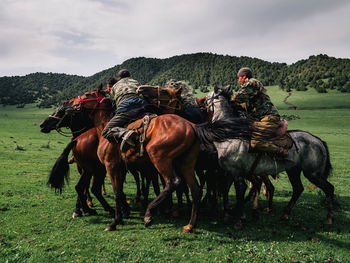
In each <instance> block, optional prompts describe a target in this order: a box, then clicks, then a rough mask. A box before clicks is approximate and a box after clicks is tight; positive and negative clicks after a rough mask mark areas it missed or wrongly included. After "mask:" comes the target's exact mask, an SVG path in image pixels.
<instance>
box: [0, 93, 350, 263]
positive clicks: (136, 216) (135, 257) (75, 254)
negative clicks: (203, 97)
mask: <svg viewBox="0 0 350 263" xmlns="http://www.w3.org/2000/svg"><path fill="white" fill-rule="evenodd" d="M268 92H269V94H270V96H271V98H272V100H273V102H274V103H275V104H276V105H277V106H278V108H279V109H281V113H282V114H285V115H297V116H299V117H300V118H299V119H296V120H293V121H290V122H289V128H290V129H302V130H306V131H309V132H311V133H313V134H314V135H316V136H318V137H320V138H322V139H323V140H324V141H326V142H327V143H328V146H329V149H330V154H331V161H332V165H333V175H332V177H330V179H329V180H330V182H331V183H332V184H334V186H335V192H336V195H337V200H338V202H339V203H340V208H338V209H337V210H336V213H335V224H334V227H333V228H331V229H326V228H323V226H322V224H321V223H322V220H323V219H324V218H325V215H326V208H325V206H324V203H323V201H324V195H323V193H322V192H321V191H320V190H319V189H314V187H312V185H311V184H310V183H309V182H308V181H307V180H306V179H305V178H303V184H304V187H305V190H304V192H303V194H302V195H301V197H300V199H299V200H298V203H297V204H296V206H295V207H294V209H293V211H292V215H291V218H290V221H289V222H281V221H279V216H280V215H281V213H282V210H283V207H284V206H285V205H286V204H287V202H288V201H289V198H290V196H291V193H292V189H291V186H290V184H289V182H288V179H287V176H286V175H285V174H283V173H282V174H281V175H280V177H279V179H278V180H273V184H274V186H275V187H276V192H275V199H274V210H273V212H272V213H271V214H269V215H262V217H261V219H260V220H259V221H258V222H255V221H253V220H252V217H251V215H250V209H249V208H250V206H251V204H247V206H246V210H247V215H248V218H247V224H246V226H245V228H244V229H243V230H242V231H238V232H237V231H235V230H234V229H233V226H232V225H224V224H223V222H222V217H221V214H219V215H214V214H212V213H211V211H210V210H209V209H208V208H206V207H203V208H202V209H201V211H200V217H199V222H198V227H197V229H196V230H197V231H196V233H195V234H183V233H181V230H182V226H184V225H185V224H187V222H188V219H189V217H188V215H186V216H184V217H182V218H179V219H175V218H171V217H168V216H163V215H158V216H156V217H155V224H154V225H153V226H151V227H150V228H145V227H144V226H143V214H144V209H143V207H142V206H141V205H139V204H134V203H133V202H132V200H133V198H134V196H135V194H136V186H135V183H134V180H133V178H132V176H128V177H127V183H126V185H125V192H126V195H127V198H128V200H131V209H132V213H131V216H130V218H128V219H125V223H126V224H125V225H124V226H118V227H117V231H115V232H107V233H106V232H103V229H104V228H105V227H106V226H107V225H108V224H109V223H110V222H111V219H110V218H109V217H108V214H107V212H104V211H103V209H102V207H101V205H100V204H99V203H97V201H96V199H94V201H95V202H94V204H95V209H96V210H97V212H98V215H95V216H84V217H82V218H77V219H72V218H71V214H72V212H73V208H74V206H75V200H76V194H75V190H74V185H75V183H76V182H77V179H78V173H77V170H76V168H75V166H74V165H71V175H70V178H71V180H70V184H69V185H68V186H67V187H66V188H65V189H64V191H63V193H62V194H61V195H58V194H55V192H54V191H53V190H51V189H50V188H48V187H47V185H46V181H47V176H48V173H49V171H50V169H51V167H52V165H53V164H54V162H55V160H56V158H57V157H58V156H59V154H60V153H61V151H62V150H63V148H64V147H65V145H66V143H68V141H69V138H66V137H63V136H61V135H59V134H57V133H56V132H53V133H50V134H42V133H40V131H39V123H40V122H41V121H42V120H43V119H44V118H46V116H47V115H48V114H49V113H51V110H39V109H37V108H35V107H34V106H30V105H27V106H26V107H25V108H24V109H17V108H15V107H1V108H0V123H1V125H0V142H1V143H0V194H1V198H0V262H165V261H169V262H350V249H349V248H350V177H349V174H350V167H349V157H350V136H349V135H350V94H341V93H334V94H333V93H330V94H326V95H325V94H317V93H314V92H313V91H307V92H296V93H295V94H293V95H292V97H290V100H288V101H290V102H291V103H293V104H294V105H296V106H298V110H288V107H287V105H284V104H283V99H284V98H285V96H286V93H284V92H282V91H280V90H278V88H277V87H268ZM322 105H323V106H322ZM325 105H326V106H328V107H329V108H327V109H325V108H324V106H325ZM106 187H107V197H106V199H107V201H108V202H109V203H110V204H114V203H113V196H112V189H111V185H110V183H109V182H108V179H107V180H106ZM234 195H235V193H234V190H233V189H231V192H230V202H231V204H234V200H235V198H234ZM260 204H261V206H262V207H264V206H265V205H266V202H265V200H264V198H262V199H261V202H260Z"/></svg>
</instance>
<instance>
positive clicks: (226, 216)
mask: <svg viewBox="0 0 350 263" xmlns="http://www.w3.org/2000/svg"><path fill="white" fill-rule="evenodd" d="M233 182H234V178H233V176H228V175H227V174H226V175H225V180H224V187H223V189H224V190H223V193H222V195H223V205H224V223H225V224H229V223H230V222H231V220H232V215H231V213H230V208H229V202H228V196H229V193H230V188H231V185H232V183H233Z"/></svg>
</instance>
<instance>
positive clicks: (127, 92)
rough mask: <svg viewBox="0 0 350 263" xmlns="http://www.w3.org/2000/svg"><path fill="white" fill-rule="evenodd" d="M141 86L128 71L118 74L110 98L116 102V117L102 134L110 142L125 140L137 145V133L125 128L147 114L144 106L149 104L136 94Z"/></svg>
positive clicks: (123, 70) (121, 71)
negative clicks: (131, 120)
mask: <svg viewBox="0 0 350 263" xmlns="http://www.w3.org/2000/svg"><path fill="white" fill-rule="evenodd" d="M139 85H140V84H139V83H138V82H137V81H136V80H134V79H132V78H131V74H130V72H129V71H128V70H127V69H122V70H120V71H119V72H118V81H117V83H115V84H114V85H113V87H112V88H111V91H110V97H111V99H112V100H114V101H115V106H116V111H115V115H114V117H113V118H112V119H111V120H110V121H109V123H108V124H107V125H106V127H105V128H104V130H103V132H102V136H103V137H104V138H106V139H107V140H109V141H110V142H115V141H117V142H119V143H121V141H122V140H125V141H126V142H127V143H128V144H130V145H132V146H134V145H135V139H136V135H137V134H136V132H134V131H133V130H128V129H127V128H125V126H126V125H127V124H128V122H129V121H130V119H132V118H135V117H137V116H140V115H142V114H143V113H145V109H144V106H145V105H146V104H147V102H146V101H145V100H144V99H143V98H141V97H140V96H139V95H138V94H137V93H136V89H137V87H138V86H139Z"/></svg>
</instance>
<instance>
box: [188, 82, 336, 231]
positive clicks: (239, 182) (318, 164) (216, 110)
mask: <svg viewBox="0 0 350 263" xmlns="http://www.w3.org/2000/svg"><path fill="white" fill-rule="evenodd" d="M231 95H232V91H231V88H230V86H226V87H215V89H214V91H212V92H210V93H209V94H208V96H207V107H209V108H211V110H212V111H213V119H212V124H210V123H208V124H206V125H200V126H197V127H196V128H195V130H196V134H197V136H198V137H199V138H200V139H201V141H202V143H206V142H209V141H213V142H214V145H215V148H216V150H217V152H218V158H219V164H220V166H221V167H222V168H223V169H224V170H225V171H226V172H228V173H229V174H230V176H231V178H232V180H233V181H234V184H235V188H236V197H237V213H238V215H239V220H238V222H237V223H236V224H235V228H237V229H239V228H241V227H242V226H243V221H242V220H243V219H244V194H245V191H246V188H247V185H246V183H245V180H244V179H245V178H246V179H251V178H249V176H250V175H249V170H250V168H251V167H252V164H253V163H254V161H255V159H256V157H257V154H256V153H249V141H248V140H242V139H235V138H233V139H232V137H231V139H230V137H229V136H227V135H222V134H229V133H230V131H226V133H221V135H220V134H218V131H219V130H220V129H218V126H216V127H215V128H213V124H215V123H216V122H220V121H223V120H230V119H233V120H234V119H236V118H234V115H233V112H232V108H231V107H230V105H229V98H230V96H231ZM221 128H223V129H225V127H221ZM226 129H228V128H226ZM288 133H289V135H290V136H291V138H292V140H293V147H292V148H291V149H289V155H288V160H292V162H286V161H283V160H275V159H273V158H272V157H270V156H269V155H263V156H262V157H261V159H260V161H259V163H258V165H257V167H256V168H255V170H254V175H255V176H268V175H276V174H278V173H280V172H283V171H286V172H287V175H288V178H289V180H290V182H291V184H292V187H293V195H292V198H291V200H290V201H289V203H288V205H287V206H286V207H285V209H284V212H283V215H282V216H281V219H285V220H287V219H288V217H289V214H290V212H291V209H292V207H293V206H294V204H295V203H296V201H297V199H298V198H299V196H300V194H301V193H302V192H303V190H304V188H303V185H302V183H301V179H300V173H301V171H303V173H304V176H305V177H306V178H307V179H308V180H309V181H310V182H311V183H313V184H314V185H316V186H317V187H319V188H320V189H322V191H323V192H324V193H325V195H326V200H327V206H328V213H327V217H326V220H325V221H324V224H325V225H332V224H333V218H334V216H333V201H334V187H333V185H332V184H330V183H329V182H328V181H327V178H328V176H329V174H330V171H331V169H332V167H331V163H330V158H329V152H328V147H327V144H326V143H325V142H324V141H322V140H321V139H320V138H318V137H316V136H314V135H312V134H310V133H308V132H305V131H300V130H293V131H288ZM225 136H226V138H225Z"/></svg>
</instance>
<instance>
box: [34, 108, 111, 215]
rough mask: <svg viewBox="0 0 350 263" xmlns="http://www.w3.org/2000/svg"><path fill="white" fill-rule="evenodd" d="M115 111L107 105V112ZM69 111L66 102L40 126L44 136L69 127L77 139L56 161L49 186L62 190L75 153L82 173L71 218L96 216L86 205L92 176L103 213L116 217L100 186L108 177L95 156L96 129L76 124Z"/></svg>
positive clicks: (83, 124) (90, 124) (84, 124)
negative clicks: (70, 155)
mask: <svg viewBox="0 0 350 263" xmlns="http://www.w3.org/2000/svg"><path fill="white" fill-rule="evenodd" d="M112 109H113V107H112V106H111V105H108V109H106V110H110V111H112ZM69 110H71V108H70V107H69V104H67V103H63V104H62V105H61V106H59V107H58V108H57V109H56V110H55V111H54V113H53V114H52V115H50V116H49V117H48V118H46V119H45V120H44V121H43V122H42V123H41V124H40V130H41V132H44V133H49V132H50V131H52V130H55V129H56V130H58V131H59V130H60V128H61V127H68V128H70V129H71V131H72V134H73V137H74V139H73V140H72V141H71V142H70V143H69V144H68V146H67V147H66V148H65V150H64V151H63V153H62V154H61V156H60V157H59V158H58V159H57V161H56V163H55V165H54V167H53V169H52V171H51V174H50V184H51V185H52V186H53V187H55V188H56V189H59V190H61V189H62V187H63V184H64V177H67V176H68V171H69V166H68V155H69V152H70V151H71V150H72V153H73V157H74V162H75V163H76V165H77V168H78V171H79V173H80V179H79V181H78V183H77V185H76V186H75V189H76V191H77V194H78V198H77V202H76V207H75V209H74V212H73V215H72V217H73V218H75V217H79V216H81V215H82V211H83V212H84V213H88V214H96V211H95V210H93V209H91V208H90V207H89V206H88V205H87V204H86V199H88V195H86V193H88V188H89V184H90V180H91V178H92V177H93V178H94V180H93V186H92V189H91V190H92V192H93V194H94V195H95V196H96V198H97V199H98V200H99V201H100V203H101V204H102V206H103V208H104V210H105V211H108V212H109V213H110V214H113V215H114V209H113V208H112V207H111V206H110V205H109V204H108V203H107V202H106V200H105V199H104V198H103V196H102V193H101V187H102V186H103V184H104V179H105V177H106V169H105V168H104V166H103V165H102V164H101V162H100V161H99V159H98V157H97V154H96V152H97V147H98V143H99V140H98V137H97V136H96V129H95V128H91V127H92V126H93V125H92V123H90V121H89V120H86V121H84V122H83V123H81V124H80V125H81V126H78V125H76V124H77V120H76V119H74V118H73V117H72V116H69V114H68V112H69ZM90 128H91V129H90ZM84 131H85V132H84ZM88 200H89V199H88ZM81 210H82V211H81Z"/></svg>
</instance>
